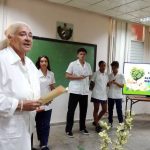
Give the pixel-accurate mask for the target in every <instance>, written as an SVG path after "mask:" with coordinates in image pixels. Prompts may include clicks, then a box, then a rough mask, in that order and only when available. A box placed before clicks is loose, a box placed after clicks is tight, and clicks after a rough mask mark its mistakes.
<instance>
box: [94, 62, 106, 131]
mask: <svg viewBox="0 0 150 150" xmlns="http://www.w3.org/2000/svg"><path fill="white" fill-rule="evenodd" d="M98 65H99V70H98V71H96V72H95V73H94V74H93V76H92V79H91V83H92V82H93V84H94V88H93V91H92V96H91V102H93V106H94V111H93V117H94V122H93V125H94V126H96V127H95V131H96V132H98V133H99V132H100V131H101V129H102V128H101V127H100V125H99V123H98V122H99V120H100V119H101V118H102V116H103V115H104V114H105V113H106V111H107V83H108V75H107V73H105V69H106V63H105V62H104V61H100V62H99V64H98ZM100 104H101V106H102V110H101V111H100V112H99V105H100Z"/></svg>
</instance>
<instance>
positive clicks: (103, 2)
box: [48, 0, 150, 26]
mask: <svg viewBox="0 0 150 150" xmlns="http://www.w3.org/2000/svg"><path fill="white" fill-rule="evenodd" d="M48 1H49V2H54V3H59V4H63V5H67V6H71V7H76V8H80V9H84V10H88V11H92V12H96V13H99V14H103V15H107V16H112V17H114V18H118V19H123V20H128V21H131V22H137V23H142V22H140V19H141V18H145V17H150V0H48ZM142 24H145V25H148V26H150V21H149V22H144V23H142Z"/></svg>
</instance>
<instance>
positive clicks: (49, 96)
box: [39, 85, 67, 105]
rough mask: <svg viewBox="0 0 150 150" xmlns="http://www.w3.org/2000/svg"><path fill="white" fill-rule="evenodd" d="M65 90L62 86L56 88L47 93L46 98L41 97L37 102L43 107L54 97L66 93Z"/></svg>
mask: <svg viewBox="0 0 150 150" xmlns="http://www.w3.org/2000/svg"><path fill="white" fill-rule="evenodd" d="M66 91H67V89H66V88H64V87H63V86H61V85H60V86H58V87H56V88H55V89H54V90H52V91H51V92H49V93H48V94H47V95H46V96H43V97H41V98H40V99H39V102H40V103H42V105H45V104H47V103H50V102H51V101H52V100H53V99H54V98H55V97H57V96H59V95H61V94H62V93H64V92H66Z"/></svg>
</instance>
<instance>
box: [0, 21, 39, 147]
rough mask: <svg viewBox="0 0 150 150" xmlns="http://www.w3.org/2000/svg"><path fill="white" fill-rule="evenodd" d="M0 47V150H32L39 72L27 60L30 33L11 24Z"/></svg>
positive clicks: (21, 23) (37, 105)
mask: <svg viewBox="0 0 150 150" xmlns="http://www.w3.org/2000/svg"><path fill="white" fill-rule="evenodd" d="M5 35H6V40H4V41H2V42H1V44H0V49H1V51H0V150H31V133H32V132H33V128H34V122H33V121H34V117H35V110H36V109H38V108H39V107H40V106H41V103H40V102H39V101H38V100H39V98H40V82H39V78H38V70H37V68H36V67H35V65H34V64H33V62H32V61H31V60H30V59H29V58H28V57H26V53H27V52H28V51H30V50H31V47H32V32H31V28H30V27H29V25H27V24H26V23H23V22H16V23H13V24H11V25H10V26H9V27H8V28H7V30H6V31H5Z"/></svg>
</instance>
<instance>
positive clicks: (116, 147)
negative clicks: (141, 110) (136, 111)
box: [99, 111, 133, 150]
mask: <svg viewBox="0 0 150 150" xmlns="http://www.w3.org/2000/svg"><path fill="white" fill-rule="evenodd" d="M132 123H133V114H131V113H130V111H127V112H126V118H125V121H124V123H120V124H119V126H118V127H117V130H116V137H117V139H116V141H114V142H112V140H111V139H110V138H109V136H108V131H109V129H110V126H108V125H107V123H106V122H103V121H101V122H100V125H101V126H102V128H103V129H104V130H103V132H100V133H99V136H100V137H101V138H102V144H101V147H100V150H109V145H110V144H112V145H113V146H112V149H113V150H123V146H124V144H126V143H127V140H128V137H129V136H130V130H131V128H132Z"/></svg>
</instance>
